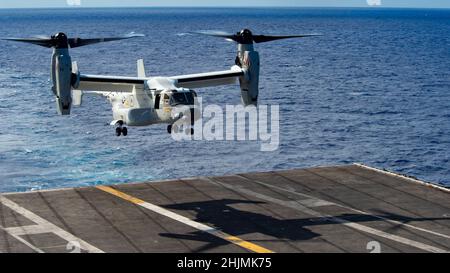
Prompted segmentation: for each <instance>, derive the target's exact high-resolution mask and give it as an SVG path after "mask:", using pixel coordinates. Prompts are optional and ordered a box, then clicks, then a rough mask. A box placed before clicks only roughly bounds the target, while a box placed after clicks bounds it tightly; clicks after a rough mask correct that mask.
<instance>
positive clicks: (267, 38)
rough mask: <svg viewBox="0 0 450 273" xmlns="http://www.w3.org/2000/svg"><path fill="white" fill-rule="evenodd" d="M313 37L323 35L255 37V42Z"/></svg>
mask: <svg viewBox="0 0 450 273" xmlns="http://www.w3.org/2000/svg"><path fill="white" fill-rule="evenodd" d="M312 36H321V34H303V35H287V36H268V35H253V41H254V42H255V43H265V42H271V41H276V40H281V39H291V38H304V37H312Z"/></svg>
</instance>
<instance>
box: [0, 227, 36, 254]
mask: <svg viewBox="0 0 450 273" xmlns="http://www.w3.org/2000/svg"><path fill="white" fill-rule="evenodd" d="M0 229H1V230H4V231H5V232H7V233H8V234H9V235H11V236H12V237H14V238H15V239H16V240H17V241H19V242H21V243H23V244H24V245H26V246H27V247H29V248H31V249H32V250H34V251H35V252H37V253H44V251H42V249H40V248H37V247H35V246H34V245H32V244H30V243H29V242H27V241H26V240H24V239H22V238H21V237H19V236H18V235H16V234H14V233H10V232H9V231H8V228H4V227H3V226H1V225H0Z"/></svg>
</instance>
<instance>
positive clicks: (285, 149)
mask: <svg viewBox="0 0 450 273" xmlns="http://www.w3.org/2000/svg"><path fill="white" fill-rule="evenodd" d="M0 26H1V28H0V37H28V36H34V35H51V34H54V33H56V32H60V31H62V32H65V33H67V34H68V35H69V36H71V37H75V36H80V37H104V36H115V35H122V34H125V33H129V32H132V31H134V32H137V33H143V34H145V35H146V37H145V38H137V39H132V40H127V41H120V42H111V43H105V44H98V45H93V46H87V47H83V48H76V49H72V50H71V55H72V59H73V60H76V61H77V62H78V66H79V69H80V71H81V72H82V73H85V74H110V75H124V76H135V75H136V60H137V59H139V58H143V59H144V60H145V64H146V68H147V73H148V74H149V75H151V76H175V75H181V74H191V73H200V72H208V71H216V70H226V69H229V67H230V66H231V65H233V64H234V58H235V56H236V46H235V45H234V44H233V43H230V42H227V41H224V40H221V39H215V38H209V37H201V36H197V35H189V34H188V33H189V32H190V31H199V30H222V31H228V32H236V31H239V30H241V29H243V28H250V29H251V30H252V31H253V32H254V33H263V34H279V35H283V34H298V33H300V34H301V33H321V34H323V36H320V37H314V38H305V39H301V40H284V41H277V42H272V43H265V44H258V45H256V48H257V50H258V51H259V53H260V56H261V78H260V86H261V88H260V94H259V101H260V103H261V104H269V105H270V104H278V105H279V107H280V146H279V149H277V150H275V151H272V152H263V151H260V145H261V143H260V141H253V142H249V141H206V140H204V141H182V142H178V141H175V140H173V139H172V138H171V137H170V135H168V134H167V132H166V125H155V126H150V127H132V128H129V135H128V136H127V137H116V136H115V135H114V130H113V128H112V127H110V126H109V125H108V124H109V122H110V121H111V119H112V113H111V106H110V104H109V102H107V101H106V100H105V99H104V98H102V97H96V96H85V97H84V101H83V106H81V107H80V108H74V109H73V111H72V115H71V116H58V115H57V114H56V109H55V105H54V98H53V95H52V93H51V90H50V87H51V84H50V75H49V72H50V70H49V68H50V57H51V50H49V49H46V48H41V47H37V46H32V45H27V44H21V43H12V42H6V41H0V116H1V120H2V124H1V126H0V128H1V129H0V192H16V191H29V190H38V189H48V188H61V187H80V186H90V185H98V184H112V183H129V182H139V181H147V180H160V179H168V178H180V177H192V176H203V175H223V174H233V173H243V172H253V171H266V170H280V169H291V168H302V167H311V166H324V165H337V164H350V163H353V162H362V163H365V164H367V165H370V166H373V167H377V168H386V169H389V170H393V171H395V172H399V173H403V174H407V175H411V176H415V177H417V178H419V179H422V180H425V181H430V182H433V183H438V184H442V185H445V186H450V161H449V160H450V137H449V136H450V36H449V33H450V10H448V9H447V10H445V9H382V8H381V9H379V8H374V9H370V8H367V9H350V8H329V9H327V8H320V9H319V8H270V9H268V8H264V9H255V8H221V9H217V8H189V9H188V8H129V9H113V8H111V9H78V8H73V9H33V10H32V9H24V10H22V9H12V10H8V9H5V10H0ZM197 91H198V93H199V95H200V96H202V98H203V102H204V104H217V105H226V104H239V103H240V94H239V87H238V85H236V86H222V87H214V88H205V89H199V90H197Z"/></svg>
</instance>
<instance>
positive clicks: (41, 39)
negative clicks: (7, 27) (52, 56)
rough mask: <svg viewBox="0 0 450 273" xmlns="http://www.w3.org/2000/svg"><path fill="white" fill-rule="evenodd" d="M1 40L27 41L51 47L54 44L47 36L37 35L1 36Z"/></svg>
mask: <svg viewBox="0 0 450 273" xmlns="http://www.w3.org/2000/svg"><path fill="white" fill-rule="evenodd" d="M1 40H5V41H14V42H22V43H29V44H34V45H38V46H43V47H52V46H54V41H53V40H52V39H51V38H47V37H37V38H1Z"/></svg>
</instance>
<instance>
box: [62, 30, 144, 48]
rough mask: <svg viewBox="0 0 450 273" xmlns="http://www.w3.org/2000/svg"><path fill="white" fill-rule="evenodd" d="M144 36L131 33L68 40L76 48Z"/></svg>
mask: <svg viewBox="0 0 450 273" xmlns="http://www.w3.org/2000/svg"><path fill="white" fill-rule="evenodd" d="M144 36H145V35H143V34H135V33H130V34H128V35H125V36H121V37H110V38H90V39H83V38H70V39H68V42H69V45H70V47H71V48H75V47H80V46H86V45H91V44H97V43H103V42H111V41H117V40H124V39H131V38H135V37H144Z"/></svg>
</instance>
